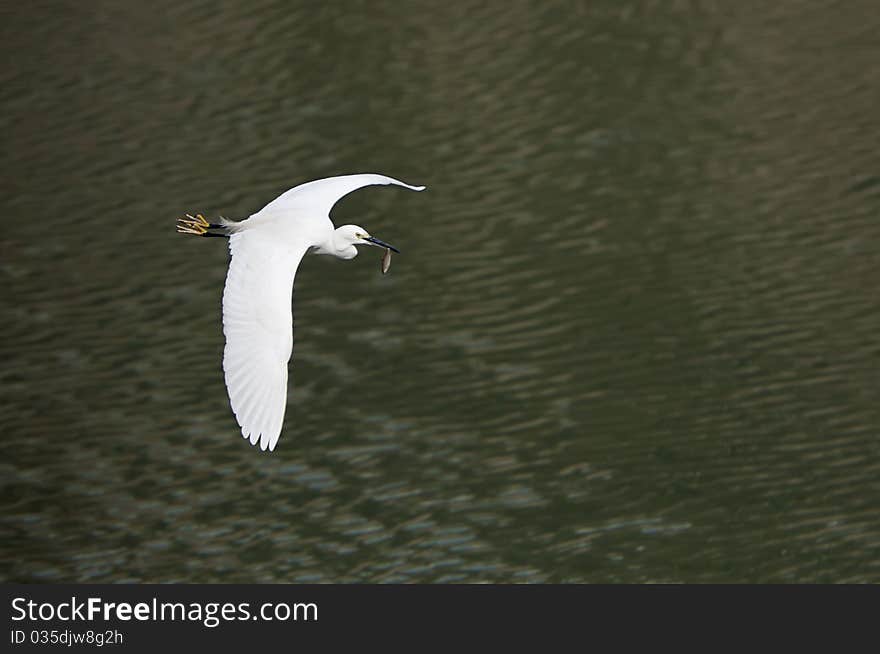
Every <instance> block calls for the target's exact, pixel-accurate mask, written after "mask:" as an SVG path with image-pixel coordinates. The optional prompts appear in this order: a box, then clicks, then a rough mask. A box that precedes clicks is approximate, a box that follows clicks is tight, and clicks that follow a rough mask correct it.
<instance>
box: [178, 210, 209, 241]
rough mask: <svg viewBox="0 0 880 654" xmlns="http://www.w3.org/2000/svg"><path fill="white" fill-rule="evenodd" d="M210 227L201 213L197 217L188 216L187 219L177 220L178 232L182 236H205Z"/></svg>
mask: <svg viewBox="0 0 880 654" xmlns="http://www.w3.org/2000/svg"><path fill="white" fill-rule="evenodd" d="M210 226H211V225H210V223H209V222H208V221H207V220H205V217H204V216H203V215H202V214H200V213H197V214H196V215H195V216H191V215H189V214H186V218H178V219H177V231H178V233H180V234H195V235H196V236H204V235H205V234H206V233H207V231H208V227H210Z"/></svg>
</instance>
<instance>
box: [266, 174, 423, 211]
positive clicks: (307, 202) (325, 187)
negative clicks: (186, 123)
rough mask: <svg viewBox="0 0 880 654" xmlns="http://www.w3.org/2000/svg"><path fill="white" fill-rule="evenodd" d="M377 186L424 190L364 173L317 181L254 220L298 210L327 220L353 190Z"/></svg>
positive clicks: (293, 191) (274, 203)
mask: <svg viewBox="0 0 880 654" xmlns="http://www.w3.org/2000/svg"><path fill="white" fill-rule="evenodd" d="M374 184H395V185H397V186H403V187H404V188H408V189H411V190H413V191H422V190H424V188H425V187H424V186H410V185H409V184H405V183H404V182H401V181H400V180H397V179H394V178H393V177H386V176H385V175H377V174H373V173H364V174H361V175H340V176H339V177H327V178H326V179H317V180H315V181H314V182H306V183H305V184H300V185H299V186H294V187H293V188H292V189H290V190H289V191H286V192H284V193H282V194H281V195H279V196H278V197H277V198H275V199H274V200H272V201H271V202H270V203H269V204H267V205H266V206H265V207H263V208H262V209H261V210H260V211H259V213H256V214H254V216H252V218H253V217H256V216H259V215H263V214H275V213H278V212H285V213H286V212H289V211H296V212H298V213H301V214H302V215H311V216H316V217H322V218H323V217H325V216H328V215H329V214H330V210H331V209H332V208H333V205H334V204H336V203H337V202H339V200H340V199H341V198H343V197H344V196H346V195H348V194H349V193H351V192H352V191H356V190H358V189H359V188H363V187H364V186H372V185H374Z"/></svg>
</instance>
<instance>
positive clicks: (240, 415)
mask: <svg viewBox="0 0 880 654" xmlns="http://www.w3.org/2000/svg"><path fill="white" fill-rule="evenodd" d="M373 184H394V185H397V186H403V187H405V188H408V189H411V190H414V191H421V190H422V189H424V187H423V186H421V187H420V186H410V185H409V184H405V183H403V182H401V181H398V180H396V179H393V178H391V177H386V176H384V175H376V174H362V175H344V176H341V177H330V178H327V179H320V180H316V181H313V182H308V183H306V184H301V185H300V186H296V187H294V188H292V189H290V190H289V191H287V192H286V193H283V194H282V195H280V196H278V197H277V198H276V199H275V200H273V201H272V202H270V203H269V204H267V205H266V206H265V207H263V208H262V209H261V210H260V211H258V212H257V213H255V214H253V215H251V216H250V217H249V218H247V219H246V220H242V221H241V222H230V221H223V222H221V223H220V224H209V223H208V222H207V221H205V220H204V219H203V218H201V216H198V217H197V218H193V217H192V216H188V217H187V218H186V219H180V220H179V221H178V231H180V232H182V233H186V234H196V235H200V236H211V235H218V236H228V237H229V252H230V254H231V261H230V263H229V271H228V273H227V275H226V286H225V287H224V289H223V333H224V336H225V337H226V345H225V348H224V350H223V372H224V375H225V379H226V388H227V391H228V393H229V401H230V404H231V406H232V411H233V413H235V417H236V419H237V420H238V424H239V425H240V426H241V433H242V436H244V437H245V438H246V439H248V440H249V441H250V442H251V444H252V445H256V444H257V443H259V445H260V448H261V449H263V450H266V449H268V450H270V451H271V450H274V449H275V445H276V443H277V442H278V437H279V436H280V434H281V426H282V423H283V421H284V411H285V407H286V405H287V362H288V361H289V359H290V356H291V354H292V352H293V313H292V308H291V297H292V294H293V282H294V278H295V277H296V271H297V268H298V267H299V262H300V261H301V260H302V258H303V256H305V254H306V253H307V252H309V250H312V251H314V253H315V254H329V255H333V256H336V257H338V258H340V259H353V258H354V257H355V256H357V248H356V247H355V246H356V245H379V246H381V247H386V248H391V246H389V245H388V244H387V243H383V242H382V241H380V240H379V239H376V238H373V237H372V236H370V235H369V233H368V232H367V231H366V230H365V229H363V228H362V227H358V226H357V225H343V226H342V227H339V228H338V229H334V226H333V222H332V221H331V220H330V209H332V207H333V205H334V204H336V202H337V201H338V200H339V199H340V198H342V197H343V196H345V195H347V194H348V193H351V192H352V191H355V190H357V189H359V188H362V187H364V186H370V185H373ZM391 249H394V248H391Z"/></svg>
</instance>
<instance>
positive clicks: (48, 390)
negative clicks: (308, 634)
mask: <svg viewBox="0 0 880 654" xmlns="http://www.w3.org/2000/svg"><path fill="white" fill-rule="evenodd" d="M2 16H3V20H2V21H0V34H2V39H0V43H2V46H0V48H2V50H3V63H2V64H0V75H2V77H0V102H2V114H0V115H2V128H3V135H4V137H3V140H4V147H3V148H2V149H0V193H2V199H3V218H2V220H3V230H2V233H0V280H2V281H0V288H2V292H0V309H2V315H3V316H4V318H5V320H4V338H3V339H2V341H0V361H2V367H0V397H2V402H0V431H2V434H3V439H2V444H0V480H2V485H3V486H2V511H0V534H2V541H0V542H2V548H0V578H2V579H3V580H6V581H34V582H42V581H90V582H111V581H112V582H116V581H160V582H175V581H191V582H221V581H222V582H306V581H317V582H331V581H335V582H352V581H358V582H452V581H459V582H485V581H488V582H649V581H651V582H655V581H661V582H662V581H672V582H730V581H732V582H739V581H750V582H752V581H768V582H789V581H812V582H838V581H858V582H878V581H880V434H878V427H880V390H878V389H880V373H878V370H880V367H878V366H880V337H878V333H880V302H878V299H880V296H878V280H880V249H878V246H880V172H878V171H880V147H878V143H880V141H878V130H880V111H878V107H880V92H878V88H880V87H878V84H877V82H878V79H880V42H878V40H877V38H876V35H877V31H878V29H880V13H878V12H877V11H876V4H875V3H872V2H853V3H846V4H845V5H840V4H839V3H831V2H807V1H806V0H804V1H796V0H788V1H785V2H778V3H769V4H768V3H757V2H749V3H708V2H689V3H673V2H661V3H655V2H641V1H634V2H618V1H616V0H614V1H611V0H609V1H606V2H598V3H548V2H542V1H537V0H535V1H531V2H510V3H508V2H494V3H469V2H453V3H435V2H400V3H322V4H318V3H299V4H296V3H288V2H255V3H238V2H219V3H215V2H203V1H196V2H179V1H175V2H158V3H148V4H145V3H137V2H51V3H26V4H19V5H18V6H17V7H15V8H4V9H3V10H2ZM353 172H379V173H384V174H387V175H392V176H395V177H398V178H400V179H403V180H405V181H407V182H409V183H412V184H426V185H428V190H427V191H426V192H424V193H420V194H419V193H410V192H408V191H404V190H401V189H392V188H385V187H382V188H378V187H377V188H370V189H365V190H363V191H360V192H358V193H356V194H354V195H352V196H349V197H348V198H346V199H345V200H344V201H343V202H342V203H340V204H339V205H338V206H337V207H336V209H335V210H334V219H335V220H337V222H339V223H343V222H357V223H358V224H361V225H364V226H365V227H367V228H368V229H369V230H370V231H371V232H372V233H374V234H376V235H377V236H379V237H380V238H383V239H386V240H388V241H389V242H391V243H393V244H395V245H396V246H398V247H399V248H400V249H401V250H402V251H403V254H402V255H399V256H395V258H394V262H393V265H392V268H391V272H390V273H389V274H388V275H386V276H382V275H381V274H380V272H379V257H380V253H379V252H378V251H372V250H371V251H368V252H366V253H364V252H362V254H361V256H360V257H359V258H358V259H356V260H354V261H351V262H341V261H335V260H330V259H329V258H326V257H309V258H307V259H306V260H304V262H303V264H302V266H301V268H300V272H299V274H298V277H297V287H296V293H295V317H296V344H295V347H294V360H293V363H292V365H291V369H290V377H291V385H290V388H289V391H288V397H289V404H288V410H287V416H286V420H285V426H284V432H283V434H282V437H281V441H280V443H279V446H278V449H277V450H276V451H275V452H274V454H272V455H267V454H264V453H261V452H260V451H259V449H254V448H252V447H250V446H249V445H248V444H247V443H246V442H245V441H244V440H242V439H241V437H240V436H239V435H238V429H237V426H236V424H235V421H234V418H233V416H232V414H231V412H230V410H229V407H228V403H227V399H226V395H225V388H224V385H223V378H222V372H221V369H220V358H221V352H222V347H223V341H222V332H221V326H220V313H219V308H220V296H221V292H222V284H223V279H224V275H225V268H226V261H227V254H226V250H225V247H224V242H223V241H221V240H220V239H208V240H205V239H194V238H184V237H182V236H179V235H178V234H176V233H175V232H174V219H175V218H176V217H177V216H179V215H181V214H182V213H184V212H187V211H189V212H192V211H201V212H203V213H205V214H206V215H209V216H215V215H218V214H222V215H224V216H228V217H235V218H240V217H244V216H247V215H248V214H250V213H252V212H254V211H256V210H257V209H259V208H260V207H261V206H263V205H264V204H265V203H266V202H268V201H269V200H271V199H272V198H274V197H275V196H276V195H277V194H279V193H280V192H282V191H284V190H286V189H287V188H289V187H291V186H293V185H295V184H297V183H300V182H303V181H307V180H310V179H314V178H318V177H324V176H330V175H338V174H344V173H353Z"/></svg>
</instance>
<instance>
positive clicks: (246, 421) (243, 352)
mask: <svg viewBox="0 0 880 654" xmlns="http://www.w3.org/2000/svg"><path fill="white" fill-rule="evenodd" d="M308 247H309V244H308V243H306V242H305V241H304V240H302V239H300V240H299V242H297V239H293V242H291V239H290V238H289V237H288V238H285V239H278V238H276V237H275V236H274V235H273V234H272V233H270V230H267V233H262V232H261V231H260V230H258V229H256V230H246V231H244V232H241V233H237V234H233V235H232V236H231V237H230V238H229V251H230V252H231V253H232V261H230V263H229V272H228V273H227V275H226V287H225V288H224V290H223V333H224V335H225V336H226V347H225V349H224V350H223V372H224V374H225V377H226V389H227V391H228V392H229V402H230V404H231V405H232V411H233V413H235V418H236V420H238V424H239V425H240V426H241V435H242V436H244V437H245V438H247V439H249V440H250V442H251V444H252V445H256V444H257V442H259V443H260V448H261V449H263V450H265V449H266V448H268V449H269V450H273V449H275V444H276V443H277V442H278V437H279V435H280V434H281V425H282V423H283V422H284V409H285V407H286V406H287V362H288V360H289V359H290V355H291V353H292V352H293V313H292V307H291V298H292V294H293V280H294V277H295V276H296V269H297V267H298V266H299V262H300V260H301V259H302V258H303V256H304V255H305V253H306V251H307V250H308Z"/></svg>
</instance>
